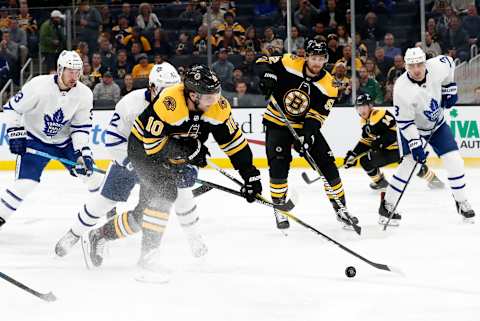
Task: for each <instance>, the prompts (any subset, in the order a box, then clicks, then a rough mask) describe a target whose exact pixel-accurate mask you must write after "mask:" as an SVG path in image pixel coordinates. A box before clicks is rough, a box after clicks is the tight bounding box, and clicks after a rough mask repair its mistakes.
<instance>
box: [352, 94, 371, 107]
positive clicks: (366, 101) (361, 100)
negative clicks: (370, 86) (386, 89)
mask: <svg viewBox="0 0 480 321" xmlns="http://www.w3.org/2000/svg"><path fill="white" fill-rule="evenodd" d="M356 105H357V106H363V105H373V99H372V97H371V96H370V95H369V94H361V95H359V96H357V101H356Z"/></svg>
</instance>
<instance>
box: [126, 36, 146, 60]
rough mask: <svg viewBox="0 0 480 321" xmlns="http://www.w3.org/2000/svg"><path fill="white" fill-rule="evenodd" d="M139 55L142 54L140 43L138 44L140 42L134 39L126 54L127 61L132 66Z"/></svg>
mask: <svg viewBox="0 0 480 321" xmlns="http://www.w3.org/2000/svg"><path fill="white" fill-rule="evenodd" d="M140 55H143V53H142V45H141V44H140V42H138V41H136V42H134V43H132V48H131V49H130V54H129V55H128V62H129V63H130V64H131V65H132V66H135V63H136V61H137V60H138V58H139V57H140Z"/></svg>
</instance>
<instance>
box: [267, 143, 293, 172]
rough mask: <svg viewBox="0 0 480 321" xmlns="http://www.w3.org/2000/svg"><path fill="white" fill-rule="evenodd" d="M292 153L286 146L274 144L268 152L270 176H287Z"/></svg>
mask: <svg viewBox="0 0 480 321" xmlns="http://www.w3.org/2000/svg"><path fill="white" fill-rule="evenodd" d="M291 161H292V154H291V152H290V150H286V149H285V147H284V146H280V145H277V146H272V147H271V148H270V149H269V152H268V166H269V167H270V176H271V177H275V178H281V177H286V176H287V175H288V171H289V170H290V162H291Z"/></svg>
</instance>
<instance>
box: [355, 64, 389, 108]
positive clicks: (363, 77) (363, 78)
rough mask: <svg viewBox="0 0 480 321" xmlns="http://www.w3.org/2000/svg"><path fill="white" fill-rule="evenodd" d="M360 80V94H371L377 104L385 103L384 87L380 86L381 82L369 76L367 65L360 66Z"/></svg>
mask: <svg viewBox="0 0 480 321" xmlns="http://www.w3.org/2000/svg"><path fill="white" fill-rule="evenodd" d="M358 81H359V87H358V94H360V93H366V94H369V95H370V96H371V97H372V99H373V101H374V103H375V104H382V103H383V93H382V89H381V88H380V84H379V83H378V82H377V81H376V80H375V79H372V78H370V77H368V72H367V69H366V68H365V67H361V68H360V71H359V73H358Z"/></svg>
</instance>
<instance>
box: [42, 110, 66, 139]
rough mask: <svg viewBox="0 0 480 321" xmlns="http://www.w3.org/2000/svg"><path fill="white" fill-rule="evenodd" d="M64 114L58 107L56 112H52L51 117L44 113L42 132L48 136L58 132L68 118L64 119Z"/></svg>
mask: <svg viewBox="0 0 480 321" xmlns="http://www.w3.org/2000/svg"><path fill="white" fill-rule="evenodd" d="M64 118H65V116H64V115H63V111H62V109H61V108H59V109H58V110H57V111H56V112H54V113H53V115H52V117H50V115H45V116H44V117H43V120H44V122H45V128H44V129H43V132H44V133H45V135H47V136H48V137H53V136H55V135H57V134H58V132H59V131H60V130H61V129H62V128H63V126H65V124H66V123H67V122H68V120H65V121H64Z"/></svg>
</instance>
